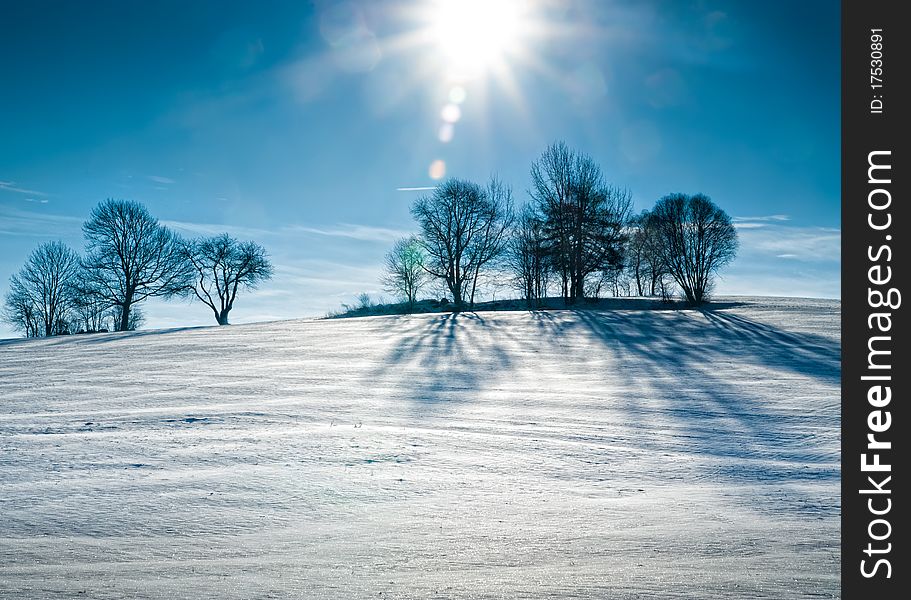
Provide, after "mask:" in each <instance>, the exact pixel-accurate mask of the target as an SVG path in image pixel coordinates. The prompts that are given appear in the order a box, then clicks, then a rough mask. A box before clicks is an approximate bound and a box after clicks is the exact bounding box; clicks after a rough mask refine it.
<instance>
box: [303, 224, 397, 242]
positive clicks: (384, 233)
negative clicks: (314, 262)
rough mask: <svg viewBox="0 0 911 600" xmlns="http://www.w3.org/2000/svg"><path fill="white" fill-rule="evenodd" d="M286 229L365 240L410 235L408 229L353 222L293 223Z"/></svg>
mask: <svg viewBox="0 0 911 600" xmlns="http://www.w3.org/2000/svg"><path fill="white" fill-rule="evenodd" d="M285 229H286V230H287V231H292V232H300V233H312V234H314V235H324V236H328V237H341V238H348V239H352V240H359V241H363V242H394V241H395V240H397V239H399V238H402V237H405V236H407V235H408V232H407V231H401V230H398V229H387V228H385V227H371V226H369V225H355V224H351V223H339V224H338V225H336V226H334V227H330V228H319V227H305V226H303V225H292V226H290V227H287V228H285Z"/></svg>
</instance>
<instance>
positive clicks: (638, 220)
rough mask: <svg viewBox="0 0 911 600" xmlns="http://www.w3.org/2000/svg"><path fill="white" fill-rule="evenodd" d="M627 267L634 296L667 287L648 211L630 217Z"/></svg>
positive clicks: (655, 233) (656, 293) (652, 293)
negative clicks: (632, 283) (633, 284)
mask: <svg viewBox="0 0 911 600" xmlns="http://www.w3.org/2000/svg"><path fill="white" fill-rule="evenodd" d="M627 268H628V269H629V271H630V276H631V278H632V280H633V282H635V285H636V294H637V295H638V296H655V295H658V294H663V293H664V290H666V289H667V285H666V283H667V282H666V281H665V278H666V277H667V271H666V267H665V266H664V259H663V258H662V256H661V244H660V243H659V239H658V237H657V230H656V228H655V226H654V222H653V220H652V218H651V213H650V212H649V211H647V210H643V211H642V212H641V213H640V214H638V215H636V216H635V217H633V218H632V219H630V225H629V244H628V245H627Z"/></svg>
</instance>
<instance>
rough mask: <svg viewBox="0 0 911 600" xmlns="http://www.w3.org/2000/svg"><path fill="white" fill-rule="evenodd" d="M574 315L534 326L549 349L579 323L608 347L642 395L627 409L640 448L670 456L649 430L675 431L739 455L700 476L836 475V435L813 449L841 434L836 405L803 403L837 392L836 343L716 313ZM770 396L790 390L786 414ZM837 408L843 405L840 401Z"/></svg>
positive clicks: (684, 441) (711, 450) (713, 451)
mask: <svg viewBox="0 0 911 600" xmlns="http://www.w3.org/2000/svg"><path fill="white" fill-rule="evenodd" d="M575 315H576V316H577V319H573V320H572V321H569V322H568V323H563V324H560V323H559V322H558V323H554V322H553V321H551V320H549V319H547V318H546V317H541V318H539V319H538V320H537V322H538V323H539V326H541V329H542V334H543V337H544V339H545V340H547V339H550V340H551V343H553V341H554V340H555V338H556V337H559V336H560V335H563V334H565V333H567V331H569V330H573V329H579V328H580V327H581V328H583V329H584V330H586V332H587V333H588V334H589V335H590V337H591V338H592V339H593V341H595V342H596V343H598V344H600V345H601V346H602V348H604V349H607V350H609V351H610V356H611V357H612V358H613V362H612V364H614V365H615V373H613V374H614V375H617V376H619V377H621V378H624V379H625V380H626V384H627V385H629V386H630V387H632V388H633V389H637V390H639V391H640V393H639V394H638V395H637V396H636V397H634V398H630V399H629V401H628V402H627V403H626V404H625V405H624V406H623V410H624V411H625V412H627V413H629V414H630V416H632V417H634V419H635V422H639V423H642V424H643V430H644V431H643V436H642V445H643V446H644V447H649V446H650V445H651V447H652V449H654V450H655V451H657V452H660V451H662V450H665V451H666V450H668V446H667V445H666V444H667V442H666V439H667V438H666V436H664V437H662V438H661V440H662V441H659V437H658V436H650V435H648V433H647V431H648V430H650V429H651V430H654V431H656V432H659V433H667V432H670V433H671V436H672V438H673V439H677V440H679V441H680V444H681V446H683V447H690V448H692V449H694V450H696V451H698V452H699V453H701V454H707V455H711V456H715V457H718V458H723V459H737V460H733V461H731V460H724V461H721V462H720V463H719V466H718V468H717V470H716V471H714V472H712V473H709V474H704V476H711V477H718V476H722V475H723V476H727V477H730V478H735V479H741V480H744V481H755V480H757V479H760V480H769V479H772V480H795V479H804V478H806V479H814V478H820V477H825V478H831V477H838V472H837V468H836V469H834V470H833V468H832V466H831V465H832V464H833V461H837V453H836V454H835V455H833V454H832V451H833V448H832V444H831V439H829V440H828V441H824V442H823V444H822V445H819V443H816V444H814V441H818V440H817V434H818V433H819V432H820V430H821V429H826V430H828V432H829V436H828V437H830V438H831V436H832V435H836V436H837V431H838V411H837V409H835V410H829V411H820V410H819V408H818V407H804V406H801V402H802V400H801V393H802V390H807V389H811V390H813V391H816V390H815V389H813V388H814V386H815V385H820V384H821V385H830V386H833V387H834V388H835V389H837V386H838V383H839V379H840V363H839V360H840V358H839V357H840V348H839V344H838V343H837V342H835V341H833V340H831V339H828V338H825V337H823V336H819V335H813V334H805V333H791V332H785V331H782V330H780V329H778V328H775V327H773V326H770V325H767V324H763V323H757V322H754V321H751V320H749V319H746V318H744V317H741V316H739V315H732V314H728V313H718V312H714V311H703V312H701V313H700V312H695V311H691V312H689V313H677V314H670V313H667V314H665V315H662V316H661V317H659V318H656V317H655V315H654V313H653V314H652V315H645V314H642V313H627V314H623V313H602V312H598V313H594V312H588V311H575ZM703 317H704V318H703ZM745 376H746V377H752V379H749V380H747V379H744V377H745ZM814 380H815V381H814ZM816 382H818V384H817V383H816ZM808 386H809V387H808ZM770 393H773V394H775V395H774V396H772V397H775V398H776V399H777V398H778V397H784V398H785V399H787V395H789V394H793V401H792V402H785V404H784V408H782V405H777V406H775V405H770V404H769V402H768V398H769V394H770ZM832 402H833V403H834V404H837V402H838V398H837V395H836V397H835V398H833V400H832ZM832 432H835V433H834V434H833V433H832ZM824 435H825V434H824ZM835 439H837V437H836V438H835ZM834 449H835V450H837V445H836V447H835V448H834ZM752 459H769V460H765V461H763V460H760V461H754V460H752ZM773 464H774V465H777V466H775V467H771V466H770V465H773Z"/></svg>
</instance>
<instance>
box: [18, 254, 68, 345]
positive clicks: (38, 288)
mask: <svg viewBox="0 0 911 600" xmlns="http://www.w3.org/2000/svg"><path fill="white" fill-rule="evenodd" d="M78 272H79V256H78V255H77V254H76V253H75V252H74V251H73V250H71V249H70V248H69V247H68V246H66V245H65V244H63V243H62V242H48V243H45V244H42V245H40V246H38V248H36V249H35V250H34V251H33V252H32V253H31V255H29V257H28V260H27V261H26V263H25V266H23V267H22V269H21V270H20V271H19V273H17V274H16V275H13V277H12V278H11V279H10V291H9V293H8V294H7V298H6V300H7V306H6V316H7V318H8V319H9V320H10V321H11V323H12V324H13V325H15V326H18V327H19V328H21V329H23V330H24V331H25V334H26V336H28V335H29V334H31V335H32V336H38V335H46V336H49V335H55V334H58V333H65V332H67V333H68V331H69V318H70V314H69V313H70V310H71V309H72V307H73V289H74V285H75V282H76V275H77V273H78Z"/></svg>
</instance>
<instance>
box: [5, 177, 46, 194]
mask: <svg viewBox="0 0 911 600" xmlns="http://www.w3.org/2000/svg"><path fill="white" fill-rule="evenodd" d="M0 191H4V192H15V193H17V194H28V195H29V196H47V194H45V193H44V192H39V191H38V190H30V189H27V188H21V187H19V186H17V185H16V182H15V181H0Z"/></svg>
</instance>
